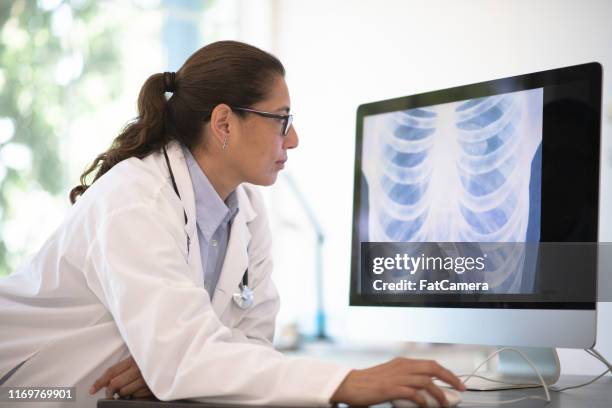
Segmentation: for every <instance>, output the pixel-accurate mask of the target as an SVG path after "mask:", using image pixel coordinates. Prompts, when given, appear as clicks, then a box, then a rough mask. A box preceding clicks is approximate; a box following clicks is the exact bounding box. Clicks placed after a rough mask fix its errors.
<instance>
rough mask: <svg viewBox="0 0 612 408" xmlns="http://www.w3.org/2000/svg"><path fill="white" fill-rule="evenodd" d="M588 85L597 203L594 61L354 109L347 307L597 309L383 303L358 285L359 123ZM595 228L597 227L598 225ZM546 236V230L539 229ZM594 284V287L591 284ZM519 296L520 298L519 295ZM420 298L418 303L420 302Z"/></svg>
mask: <svg viewBox="0 0 612 408" xmlns="http://www.w3.org/2000/svg"><path fill="white" fill-rule="evenodd" d="M577 81H587V87H588V95H589V98H588V101H587V103H588V105H589V107H591V108H592V109H593V111H594V113H595V116H594V117H596V118H597V123H594V124H593V132H592V133H593V135H592V137H594V141H593V142H594V146H595V147H596V149H597V153H598V154H597V155H596V157H595V158H594V160H593V162H592V163H591V165H592V168H591V169H590V170H591V173H592V174H596V178H595V180H596V181H593V182H594V183H596V184H597V188H596V190H595V191H596V195H597V197H594V202H595V203H599V185H600V171H599V166H600V155H601V146H600V143H601V141H600V139H601V102H602V99H601V98H602V67H601V64H599V63H597V62H591V63H586V64H580V65H574V66H569V67H562V68H556V69H551V70H546V71H539V72H533V73H528V74H522V75H517V76H512V77H506V78H500V79H494V80H489V81H485V82H478V83H473V84H468V85H462V86H458V87H453V88H447V89H442V90H436V91H432V92H425V93H420V94H416V95H409V96H403V97H399V98H393V99H387V100H382V101H376V102H370V103H365V104H362V105H360V106H359V107H358V108H357V123H356V140H355V162H354V163H355V167H354V184H353V198H354V199H353V218H352V247H351V280H350V294H349V305H350V306H372V307H381V306H382V307H410V308H414V307H426V308H430V307H435V308H490V309H544V310H546V309H562V310H595V308H596V302H556V301H544V302H539V301H529V302H521V301H520V300H515V301H477V302H472V301H470V302H462V301H458V299H459V298H460V297H461V295H448V296H449V299H453V300H449V301H448V302H446V301H435V302H428V301H427V295H422V296H415V295H411V300H410V301H409V302H408V301H405V300H404V301H402V302H396V301H388V300H384V299H381V297H377V296H368V295H359V294H358V293H357V285H358V279H359V271H360V270H359V265H360V260H359V256H358V253H359V247H360V244H361V241H360V240H359V231H358V229H357V228H356V226H357V225H358V222H359V211H360V208H359V206H358V205H357V203H358V202H360V198H361V156H362V148H363V146H362V141H363V121H364V118H365V117H366V116H370V115H376V114H381V113H387V112H394V111H398V110H405V109H412V108H418V107H426V106H431V105H438V104H443V103H449V102H456V101H461V100H466V99H472V98H478V97H485V96H490V95H496V94H501V93H509V92H516V91H522V90H528V89H534V88H545V87H550V86H557V85H563V84H567V83H572V82H577ZM593 211H594V212H595V217H596V219H597V220H598V219H599V211H598V205H597V204H596V205H595V208H593ZM596 224H598V223H596ZM597 234H598V225H594V226H593V228H592V230H590V231H589V232H588V235H589V236H588V237H586V239H585V240H584V241H585V242H597V239H598V235H597ZM542 235H545V231H542ZM595 285H596V283H595ZM519 296H520V295H519ZM421 298H422V299H423V300H419V299H421Z"/></svg>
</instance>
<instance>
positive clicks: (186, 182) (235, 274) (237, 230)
mask: <svg viewBox="0 0 612 408" xmlns="http://www.w3.org/2000/svg"><path fill="white" fill-rule="evenodd" d="M166 150H167V152H168V157H169V159H170V163H171V165H172V171H173V172H174V177H175V179H176V184H177V187H178V190H179V193H180V195H181V201H182V203H183V207H184V208H185V212H186V213H187V225H186V226H185V231H186V232H187V234H188V235H189V237H190V240H191V248H190V254H189V263H190V264H191V265H192V268H195V269H196V275H197V278H196V279H198V283H199V284H200V285H202V286H203V285H204V282H203V278H202V276H203V275H202V261H201V258H200V244H199V242H198V234H197V233H195V232H196V216H195V196H194V193H193V185H192V183H191V177H190V175H189V170H188V168H187V163H186V161H185V155H184V154H183V151H182V148H181V145H180V144H179V143H178V142H175V141H173V142H170V143H169V144H168V145H167V146H166ZM236 196H237V199H238V206H239V207H240V211H238V213H237V214H236V217H235V218H234V221H233V222H232V226H231V229H230V236H229V242H228V244H227V251H226V254H225V259H224V261H223V267H222V269H221V275H220V277H219V282H218V283H217V288H216V290H215V293H214V296H212V299H213V300H212V306H213V309H214V310H215V313H216V314H217V316H219V317H221V316H222V314H223V312H224V311H225V310H226V309H227V307H228V306H229V305H230V302H231V300H232V295H233V294H234V293H238V292H239V288H238V285H239V284H240V282H242V276H243V275H244V273H245V271H246V270H247V267H248V264H249V255H248V246H249V242H250V240H251V232H250V230H249V227H248V223H249V222H251V221H253V219H254V218H255V217H256V216H257V213H256V212H255V210H254V209H253V206H252V205H251V200H250V199H249V197H248V195H247V193H246V191H245V189H244V187H242V185H240V186H238V187H237V188H236Z"/></svg>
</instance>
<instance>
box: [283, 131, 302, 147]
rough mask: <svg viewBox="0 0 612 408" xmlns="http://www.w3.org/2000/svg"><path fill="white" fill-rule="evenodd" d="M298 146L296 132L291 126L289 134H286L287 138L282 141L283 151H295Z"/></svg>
mask: <svg viewBox="0 0 612 408" xmlns="http://www.w3.org/2000/svg"><path fill="white" fill-rule="evenodd" d="M298 144H299V139H298V135H297V132H296V131H295V128H294V127H293V125H291V127H290V128H289V132H287V136H285V138H284V139H283V148H285V149H295V148H296V147H297V146H298Z"/></svg>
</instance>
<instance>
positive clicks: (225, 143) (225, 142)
mask: <svg viewBox="0 0 612 408" xmlns="http://www.w3.org/2000/svg"><path fill="white" fill-rule="evenodd" d="M223 150H227V135H225V138H224V139H223Z"/></svg>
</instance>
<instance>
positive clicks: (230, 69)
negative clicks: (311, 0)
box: [70, 41, 285, 204]
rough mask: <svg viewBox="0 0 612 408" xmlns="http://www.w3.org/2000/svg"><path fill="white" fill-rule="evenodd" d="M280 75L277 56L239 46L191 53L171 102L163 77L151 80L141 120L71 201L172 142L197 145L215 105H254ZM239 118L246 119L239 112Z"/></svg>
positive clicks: (222, 44)
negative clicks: (120, 165)
mask: <svg viewBox="0 0 612 408" xmlns="http://www.w3.org/2000/svg"><path fill="white" fill-rule="evenodd" d="M277 75H280V76H284V75H285V69H284V67H283V65H282V64H281V62H280V61H279V60H278V59H277V58H276V57H274V56H273V55H271V54H269V53H267V52H265V51H262V50H260V49H259V48H256V47H253V46H251V45H248V44H244V43H240V42H236V41H219V42H215V43H212V44H209V45H207V46H205V47H202V48H200V49H199V50H198V51H196V52H195V53H193V54H192V55H191V56H190V57H189V58H188V59H187V61H185V63H184V64H183V66H182V67H181V68H180V69H179V70H178V71H177V72H176V75H175V77H174V84H173V85H174V92H173V94H172V96H171V97H170V98H169V99H168V100H166V95H165V90H166V87H167V86H166V85H167V84H165V83H164V74H162V73H160V74H154V75H151V76H150V77H149V78H148V79H147V80H146V81H145V83H144V85H143V86H142V88H141V89H140V94H139V95H138V116H137V117H136V118H135V119H134V120H132V121H130V122H129V123H128V124H127V125H126V126H125V128H124V129H123V130H122V131H121V133H120V134H119V135H118V136H117V137H116V138H115V140H113V142H112V144H111V147H110V148H109V149H108V150H107V151H105V152H104V153H101V154H99V155H98V156H97V157H96V158H95V160H94V161H93V163H92V164H91V165H90V166H89V167H88V168H87V169H86V170H85V172H84V173H83V174H82V175H81V177H80V183H81V184H80V185H78V186H76V187H74V188H73V189H72V190H71V191H70V202H71V203H72V204H74V202H75V201H76V199H77V197H78V196H80V195H81V194H83V193H84V192H85V190H87V188H88V187H89V186H90V185H91V184H93V183H94V182H95V181H96V180H97V179H98V178H100V177H101V176H102V175H103V174H104V173H106V172H107V171H109V170H110V169H111V168H112V167H113V166H114V165H115V164H117V163H119V162H120V161H122V160H125V159H127V158H130V157H138V158H140V159H142V158H144V157H145V156H147V155H149V154H150V153H152V152H155V151H158V150H160V149H161V148H162V147H163V146H165V145H166V144H167V143H168V142H169V141H171V140H178V141H179V142H181V143H183V144H184V145H185V146H187V147H188V148H190V149H191V148H193V147H194V146H196V145H198V144H199V142H200V137H201V131H202V127H203V125H204V124H205V123H206V122H208V121H209V120H210V116H211V114H212V111H213V109H214V108H215V106H217V105H219V104H221V103H225V104H227V105H229V106H251V105H253V104H255V103H257V102H259V101H261V100H262V99H264V98H265V97H266V95H267V92H268V91H269V88H270V85H271V83H272V81H273V79H274V78H275V76H277ZM167 80H168V75H166V81H167ZM236 114H238V115H244V113H243V112H241V111H236ZM96 170H97V171H96ZM92 172H95V176H94V179H93V181H92V182H91V184H89V185H88V184H87V180H86V179H87V176H88V175H89V174H90V173H92Z"/></svg>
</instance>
